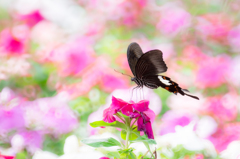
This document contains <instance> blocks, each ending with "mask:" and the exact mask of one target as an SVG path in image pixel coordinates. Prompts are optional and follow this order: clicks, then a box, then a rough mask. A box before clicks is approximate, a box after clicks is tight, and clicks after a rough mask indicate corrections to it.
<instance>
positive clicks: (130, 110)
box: [121, 104, 133, 116]
mask: <svg viewBox="0 0 240 159" xmlns="http://www.w3.org/2000/svg"><path fill="white" fill-rule="evenodd" d="M121 111H122V113H123V114H124V115H126V116H131V114H132V113H133V107H132V104H127V105H125V106H124V107H122V109H121Z"/></svg>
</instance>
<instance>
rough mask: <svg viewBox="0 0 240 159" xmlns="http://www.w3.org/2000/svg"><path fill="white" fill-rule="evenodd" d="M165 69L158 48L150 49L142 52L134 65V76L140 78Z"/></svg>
mask: <svg viewBox="0 0 240 159" xmlns="http://www.w3.org/2000/svg"><path fill="white" fill-rule="evenodd" d="M166 71H167V66H166V64H165V62H164V61H163V57H162V52H161V51H160V50H151V51H148V52H146V53H145V54H143V55H142V56H141V57H140V58H139V60H138V62H137V64H136V67H135V72H136V77H137V78H142V77H144V76H149V75H157V74H160V73H163V72H166Z"/></svg>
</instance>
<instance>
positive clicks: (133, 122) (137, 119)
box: [131, 118, 138, 128]
mask: <svg viewBox="0 0 240 159" xmlns="http://www.w3.org/2000/svg"><path fill="white" fill-rule="evenodd" d="M137 120H138V118H136V119H135V121H134V122H133V124H132V126H131V128H132V127H133V126H134V124H135V123H136V121H137Z"/></svg>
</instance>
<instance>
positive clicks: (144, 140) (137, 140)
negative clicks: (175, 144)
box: [131, 135, 157, 145]
mask: <svg viewBox="0 0 240 159" xmlns="http://www.w3.org/2000/svg"><path fill="white" fill-rule="evenodd" d="M131 142H146V143H148V144H155V145H156V144H157V143H156V141H155V140H153V139H149V138H148V137H147V136H146V135H143V136H140V137H138V138H137V139H136V140H134V141H131Z"/></svg>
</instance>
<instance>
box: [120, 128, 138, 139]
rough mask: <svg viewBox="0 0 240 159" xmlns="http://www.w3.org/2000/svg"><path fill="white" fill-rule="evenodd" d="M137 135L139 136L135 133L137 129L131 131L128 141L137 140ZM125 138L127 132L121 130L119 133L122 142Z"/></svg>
mask: <svg viewBox="0 0 240 159" xmlns="http://www.w3.org/2000/svg"><path fill="white" fill-rule="evenodd" d="M137 134H139V135H140V132H139V131H137V129H134V130H131V132H130V135H129V138H128V139H129V140H135V139H137V138H138V135H137ZM126 136H127V131H126V130H122V131H121V138H122V139H123V140H126Z"/></svg>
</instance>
